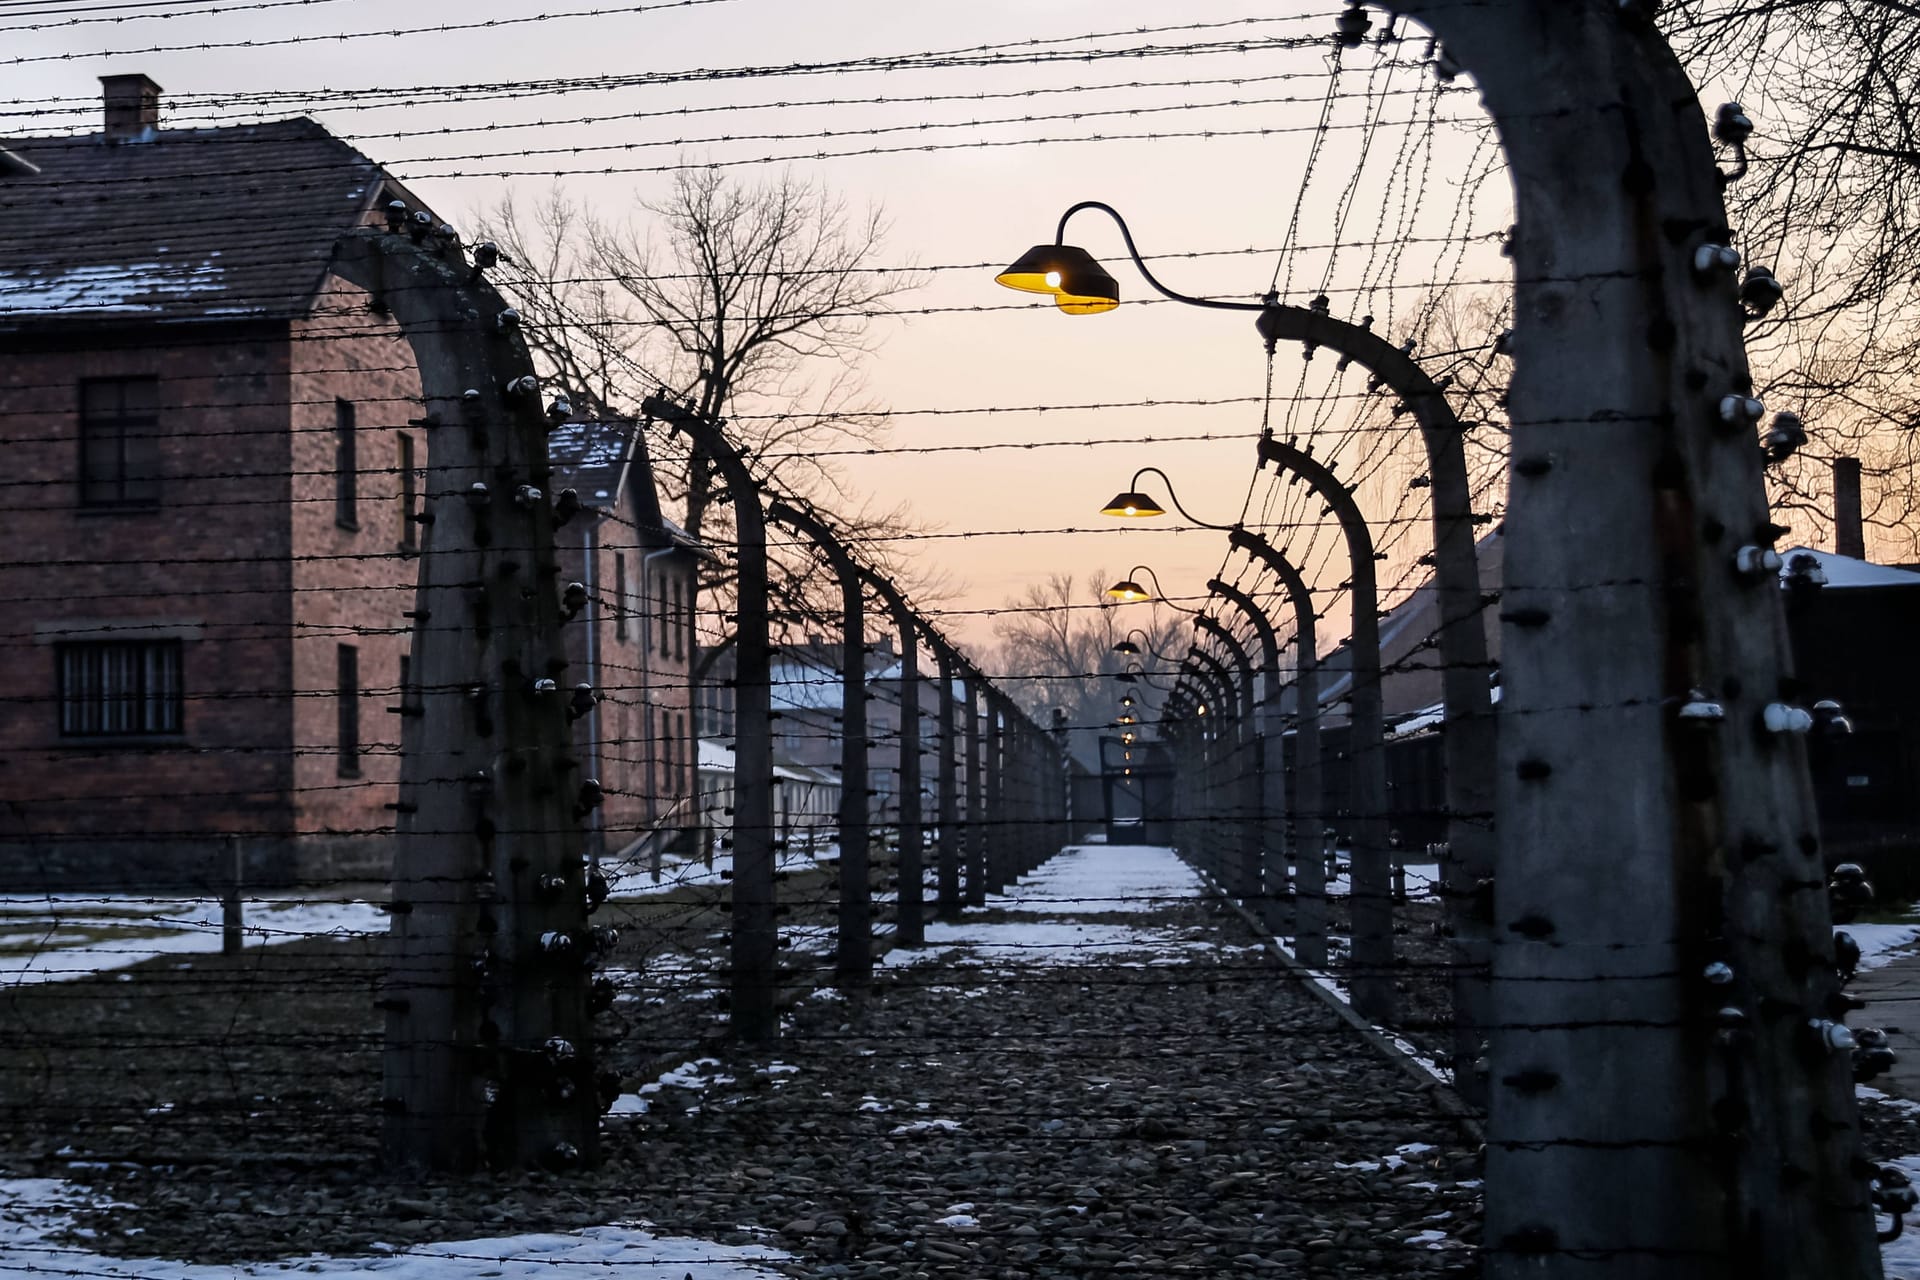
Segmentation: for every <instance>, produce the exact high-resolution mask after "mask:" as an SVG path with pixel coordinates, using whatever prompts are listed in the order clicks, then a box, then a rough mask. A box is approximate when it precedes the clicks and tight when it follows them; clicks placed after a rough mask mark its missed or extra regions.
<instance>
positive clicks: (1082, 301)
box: [994, 244, 1120, 315]
mask: <svg viewBox="0 0 1920 1280" xmlns="http://www.w3.org/2000/svg"><path fill="white" fill-rule="evenodd" d="M994 279H995V280H996V281H998V282H999V283H1001V284H1003V285H1005V286H1007V288H1009V289H1019V290H1021V291H1022V292H1023V293H1045V294H1051V295H1052V296H1053V300H1054V304H1055V305H1056V306H1058V307H1059V308H1060V309H1061V310H1062V311H1065V312H1067V313H1068V314H1069V315H1097V314H1099V313H1100V312H1102V311H1111V310H1113V309H1114V308H1115V307H1117V306H1119V305H1120V286H1119V285H1118V284H1117V283H1116V282H1115V281H1114V278H1113V277H1112V276H1110V275H1108V274H1107V271H1106V268H1105V267H1102V266H1101V265H1100V264H1099V263H1098V262H1096V261H1094V259H1093V255H1092V254H1090V253H1088V252H1087V251H1086V250H1085V249H1082V248H1080V247H1079V246H1078V245H1071V244H1037V245H1035V246H1033V248H1031V249H1029V250H1027V251H1026V252H1025V253H1023V254H1021V255H1020V257H1019V258H1018V260H1016V261H1015V262H1014V264H1013V265H1012V266H1010V267H1008V268H1007V269H1006V270H1005V271H1002V272H1001V273H1000V274H999V275H997V276H995V277H994Z"/></svg>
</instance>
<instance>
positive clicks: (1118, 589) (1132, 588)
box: [1107, 564, 1200, 653]
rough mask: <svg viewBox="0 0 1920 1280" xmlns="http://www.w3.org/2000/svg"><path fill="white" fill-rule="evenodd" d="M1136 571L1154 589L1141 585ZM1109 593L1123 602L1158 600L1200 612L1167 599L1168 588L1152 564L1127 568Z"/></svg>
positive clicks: (1182, 611) (1108, 590) (1165, 603)
mask: <svg viewBox="0 0 1920 1280" xmlns="http://www.w3.org/2000/svg"><path fill="white" fill-rule="evenodd" d="M1136 573H1144V574H1146V575H1147V581H1149V582H1151V583H1153V590H1152V591H1148V590H1147V589H1146V588H1145V587H1143V586H1141V585H1140V583H1139V582H1138V581H1137V580H1136V579H1135V578H1134V576H1133V575H1134V574H1136ZM1107 594H1108V595H1109V596H1111V597H1112V598H1113V599H1115V600H1117V601H1119V602H1120V603H1121V604H1138V603H1139V602H1140V601H1142V600H1158V601H1159V602H1160V603H1161V604H1164V605H1166V606H1167V607H1168V608H1169V609H1178V610H1179V611H1180V612H1181V613H1196V614H1197V613H1199V612H1200V611H1199V610H1198V609H1189V608H1187V607H1186V606H1185V605H1180V604H1175V603H1174V602H1173V601H1171V600H1169V599H1167V593H1166V589H1165V588H1163V587H1162V586H1161V585H1160V578H1159V575H1157V574H1156V573H1154V571H1153V568H1152V566H1150V565H1144V564H1137V565H1135V566H1133V568H1131V569H1129V570H1127V576H1126V577H1124V578H1122V579H1121V580H1120V581H1118V582H1116V583H1114V584H1113V585H1112V586H1110V587H1108V588H1107ZM1120 643H1121V644H1130V643H1132V642H1131V641H1127V640H1123V641H1121V642H1120ZM1114 648H1115V649H1116V650H1119V649H1120V645H1115V646H1114ZM1135 652H1136V653H1137V652H1139V651H1138V650H1137V649H1136V650H1135Z"/></svg>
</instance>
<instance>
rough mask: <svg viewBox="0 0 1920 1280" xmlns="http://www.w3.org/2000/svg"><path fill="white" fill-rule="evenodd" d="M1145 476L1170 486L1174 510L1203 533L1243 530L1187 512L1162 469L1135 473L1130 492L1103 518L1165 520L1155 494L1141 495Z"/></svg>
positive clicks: (1115, 498)
mask: <svg viewBox="0 0 1920 1280" xmlns="http://www.w3.org/2000/svg"><path fill="white" fill-rule="evenodd" d="M1144 475H1156V476H1159V477H1160V483H1161V484H1164V485H1166V486H1167V498H1168V500H1169V501H1171V502H1172V503H1173V509H1174V510H1175V511H1178V512H1179V513H1180V514H1181V515H1183V516H1185V517H1186V518H1187V519H1188V520H1190V521H1192V522H1193V523H1194V524H1197V525H1199V526H1200V527H1201V528H1202V529H1219V530H1222V531H1231V530H1233V529H1237V528H1239V526H1238V525H1231V524H1215V523H1214V522H1213V521H1211V520H1202V519H1201V518H1200V517H1199V516H1196V515H1195V514H1193V512H1191V511H1189V510H1187V509H1186V507H1184V506H1182V505H1181V503H1180V495H1179V494H1177V493H1175V492H1174V491H1173V481H1172V479H1170V478H1169V477H1168V475H1167V473H1166V472H1164V471H1162V470H1161V469H1160V468H1158V467H1142V468H1140V469H1139V470H1138V471H1136V472H1134V473H1133V479H1132V480H1129V481H1128V482H1127V490H1126V492H1124V493H1116V494H1114V495H1113V501H1111V502H1109V503H1107V505H1106V506H1104V507H1102V508H1100V514H1101V515H1103V516H1118V517H1120V518H1122V519H1129V518H1131V519H1148V518H1151V517H1153V516H1163V515H1165V514H1167V509H1166V508H1165V507H1163V506H1161V505H1160V504H1159V503H1158V502H1157V501H1155V500H1154V498H1153V496H1152V495H1151V494H1148V493H1145V492H1142V491H1141V489H1140V477H1141V476H1144Z"/></svg>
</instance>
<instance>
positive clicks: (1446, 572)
mask: <svg viewBox="0 0 1920 1280" xmlns="http://www.w3.org/2000/svg"><path fill="white" fill-rule="evenodd" d="M1349 25H1352V20H1349ZM1343 34H1349V33H1346V32H1344V29H1343ZM1082 209H1098V210H1100V211H1101V212H1102V213H1105V214H1106V215H1108V216H1109V217H1111V218H1112V219H1113V220H1114V222H1115V223H1116V224H1118V226H1119V228H1120V235H1121V238H1122V240H1123V241H1125V243H1126V246H1127V254H1128V256H1129V257H1130V258H1131V259H1132V260H1133V264H1134V266H1135V267H1137V268H1138V269H1139V271H1140V274H1141V276H1142V277H1143V278H1145V280H1146V282H1147V283H1148V284H1149V285H1150V286H1152V287H1153V289H1154V290H1155V291H1157V292H1158V293H1160V294H1161V295H1162V296H1163V297H1166V298H1169V299H1171V300H1173V301H1175V302H1180V303H1185V304H1186V305H1188V306H1195V307H1209V308H1212V309H1215V310H1220V311H1252V312H1256V313H1258V314H1257V318H1256V319H1255V321H1254V327H1255V329H1256V330H1257V331H1258V332H1259V334H1260V337H1261V338H1262V339H1263V340H1264V341H1265V343H1266V348H1267V353H1268V354H1269V355H1271V354H1272V353H1273V350H1274V347H1275V345H1276V344H1277V343H1278V342H1279V341H1281V340H1282V339H1287V340H1298V341H1300V342H1303V343H1304V344H1305V345H1306V353H1307V355H1308V356H1309V357H1311V356H1312V355H1313V353H1314V351H1315V350H1316V349H1317V348H1319V347H1322V346H1324V347H1327V348H1329V349H1330V350H1333V351H1336V352H1338V353H1339V354H1340V356H1341V358H1342V363H1343V364H1344V363H1345V362H1348V361H1352V362H1354V363H1358V364H1359V365H1361V366H1362V367H1364V368H1366V369H1367V370H1369V371H1370V372H1371V373H1372V374H1373V375H1374V377H1375V378H1376V379H1377V380H1378V381H1379V383H1381V384H1382V385H1384V386H1386V387H1388V388H1390V389H1391V390H1392V391H1394V392H1395V393H1396V394H1397V395H1398V396H1399V397H1400V398H1401V401H1402V403H1403V404H1404V406H1405V407H1406V409H1407V410H1408V411H1409V412H1410V414H1411V416H1412V418H1413V420H1414V421H1415V422H1416V423H1418V424H1419V428H1420V433H1421V437H1422V439H1423V442H1424V443H1425V445H1426V451H1427V472H1428V477H1429V482H1430V485H1431V493H1432V500H1431V501H1432V512H1433V525H1434V585H1435V588H1436V594H1437V596H1438V600H1439V604H1440V614H1441V626H1440V628H1439V648H1440V659H1441V661H1440V667H1441V671H1442V677H1441V683H1442V686H1443V691H1444V694H1445V698H1446V704H1447V722H1448V731H1447V734H1446V737H1445V744H1444V751H1445V758H1446V765H1445V773H1446V779H1447V784H1446V785H1447V808H1448V810H1449V811H1450V816H1449V818H1448V824H1447V845H1448V848H1449V865H1448V869H1447V872H1446V882H1447V886H1448V889H1449V891H1450V895H1449V898H1448V901H1449V904H1450V910H1449V916H1450V923H1451V924H1452V925H1453V927H1454V930H1455V935H1456V937H1457V939H1458V940H1459V945H1460V947H1461V949H1462V952H1463V963H1462V964H1461V965H1460V966H1459V969H1458V974H1459V977H1458V978H1457V980H1456V983H1455V988H1456V989H1455V1008H1456V1010H1457V1011H1458V1023H1459V1029H1460V1032H1461V1034H1460V1036H1459V1037H1458V1044H1459V1049H1458V1052H1457V1053H1456V1058H1457V1059H1458V1060H1460V1061H1462V1062H1466V1063H1471V1062H1473V1061H1474V1060H1475V1059H1476V1058H1477V1057H1478V1049H1477V1047H1476V1043H1475V1042H1474V1041H1473V1040H1472V1037H1471V1036H1470V1035H1469V1034H1468V1030H1467V1029H1469V1028H1471V1027H1474V1026H1476V1025H1480V1026H1484V1025H1486V1024H1487V1022H1488V1015H1487V1014H1486V1012H1485V1009H1486V1003H1485V1002H1486V999H1487V988H1486V983H1485V981H1484V979H1483V978H1482V977H1479V976H1476V975H1478V974H1483V973H1484V972H1485V971H1486V966H1487V964H1488V960H1487V957H1488V955H1489V954H1490V947H1491V936H1490V931H1491V928H1492V921H1491V918H1490V917H1489V916H1488V915H1487V914H1486V913H1485V911H1484V910H1482V909H1481V908H1480V907H1479V906H1477V905H1476V904H1477V903H1478V902H1479V899H1478V898H1477V897H1476V895H1475V893H1473V892H1471V887H1472V886H1474V885H1476V884H1478V883H1479V882H1480V881H1482V880H1484V879H1487V878H1489V877H1491V875H1492V872H1493V864H1492V848H1493V845H1492V833H1491V831H1490V829H1489V828H1488V825H1487V824H1486V823H1484V822H1476V821H1474V820H1473V818H1472V815H1474V814H1476V813H1484V812H1488V811H1490V810H1491V809H1492V807H1493V803H1494V774H1493V769H1494V759H1495V754H1496V753H1495V751H1494V742H1493V713H1492V704H1491V701H1490V700H1489V698H1488V696H1487V690H1486V689H1485V688H1484V687H1475V686H1476V685H1479V684H1480V682H1479V680H1478V678H1477V677H1478V673H1479V672H1480V671H1483V670H1485V669H1486V662H1487V657H1486V631H1485V627H1484V626H1483V625H1482V624H1481V622H1480V621H1479V618H1480V611H1481V609H1482V608H1483V607H1484V603H1483V601H1482V599H1481V589H1480V574H1479V567H1478V564H1477V557H1476V554H1475V551H1474V537H1475V533H1474V530H1475V524H1474V518H1473V516H1474V513H1473V504H1472V494H1471V489H1470V486H1469V483H1468V476H1467V466H1466V453H1465V446H1464V443H1463V437H1464V435H1465V428H1464V426H1463V424H1462V423H1461V422H1460V420H1459V418H1458V417H1457V416H1456V415H1455V413H1454V411H1453V407H1452V406H1451V405H1450V404H1448V402H1447V398H1446V395H1445V391H1444V388H1443V387H1442V386H1441V384H1440V383H1438V382H1436V381H1435V380H1434V379H1433V378H1431V377H1429V376H1428V375H1427V373H1426V371H1425V370H1424V369H1422V368H1421V367H1420V365H1419V364H1418V362H1417V361H1415V360H1414V358H1413V356H1412V354H1411V351H1409V350H1403V349H1401V348H1399V347H1396V346H1395V345H1394V344H1393V343H1392V342H1390V341H1389V340H1388V339H1387V338H1386V337H1385V336H1384V335H1382V334H1378V333H1375V332H1373V329H1372V326H1371V321H1370V320H1362V321H1361V322H1360V323H1359V324H1357V325H1356V324H1350V323H1348V322H1346V321H1344V320H1340V319H1336V318H1335V317H1334V316H1333V315H1332V314H1331V311H1330V307H1329V304H1328V301H1327V298H1326V297H1325V295H1321V296H1319V297H1316V298H1314V299H1313V300H1312V301H1311V302H1310V303H1309V304H1308V305H1307V306H1305V307H1296V306H1291V305H1287V304H1283V303H1281V302H1280V299H1279V295H1278V293H1275V292H1268V293H1267V294H1265V295H1264V296H1263V297H1262V298H1261V300H1260V301H1258V302H1242V301H1226V300H1222V299H1217V298H1196V297H1192V296H1190V295H1188V294H1183V293H1180V292H1177V291H1176V290H1173V289H1169V288H1168V287H1167V286H1166V285H1164V284H1162V283H1160V281H1159V280H1157V279H1155V278H1154V275H1153V273H1152V272H1151V271H1149V270H1148V269H1147V265H1146V263H1145V261H1144V260H1142V258H1141V256H1140V252H1139V249H1138V248H1137V247H1136V246H1135V245H1134V242H1133V233H1132V231H1131V229H1129V228H1128V226H1127V223H1126V219H1124V218H1122V217H1121V216H1120V214H1119V212H1118V211H1117V210H1115V209H1114V208H1113V207H1112V206H1110V205H1107V204H1103V203H1101V202H1099V201H1095V200H1089V201H1082V202H1081V203H1079V204H1075V205H1073V206H1071V207H1069V208H1068V209H1067V211H1066V213H1064V214H1063V215H1061V218H1060V224H1059V227H1058V228H1057V229H1056V231H1055V233H1054V243H1053V244H1051V245H1035V246H1034V247H1033V248H1032V249H1029V250H1028V251H1027V252H1026V253H1025V254H1024V255H1022V257H1021V258H1020V260H1019V261H1018V262H1016V263H1014V265H1013V266H1011V267H1009V268H1008V269H1007V270H1006V271H1004V272H1002V273H1001V274H1000V276H999V277H998V279H999V281H1000V283H1002V284H1005V285H1007V286H1009V287H1011V288H1016V289H1023V290H1027V291H1029V292H1037V293H1045V294H1051V295H1052V296H1053V297H1054V300H1055V302H1056V304H1057V305H1058V306H1059V307H1060V309H1061V310H1062V311H1065V312H1067V313H1069V314H1072V315H1085V314H1090V313H1097V312H1101V311H1110V310H1112V309H1113V308H1114V307H1116V306H1118V305H1119V302H1120V292H1119V288H1118V287H1117V286H1116V285H1114V284H1113V283H1112V277H1111V276H1110V275H1109V274H1108V273H1107V272H1106V270H1105V269H1104V268H1103V267H1101V266H1100V264H1099V263H1098V262H1096V261H1094V260H1093V258H1092V256H1091V255H1089V254H1088V253H1087V252H1086V250H1084V249H1081V248H1078V247H1077V246H1073V245H1069V244H1067V243H1065V240H1066V228H1067V221H1068V219H1070V218H1072V217H1073V215H1074V214H1076V213H1078V212H1079V211H1080V210H1082ZM1261 440H1262V445H1263V461H1265V460H1266V458H1265V456H1264V455H1265V451H1266V448H1267V447H1270V446H1271V437H1270V436H1268V435H1263V436H1262V437H1261ZM1293 453H1294V454H1295V455H1297V456H1294V457H1292V458H1290V459H1288V460H1282V465H1283V466H1287V467H1288V468H1289V469H1291V470H1293V471H1294V472H1295V474H1297V475H1302V478H1306V479H1308V480H1309V482H1310V483H1313V482H1314V479H1315V478H1314V477H1311V476H1307V475H1305V474H1304V469H1305V468H1304V463H1303V461H1302V459H1303V458H1304V455H1298V451H1293ZM1322 470H1324V468H1323V469H1322ZM1136 483H1137V477H1136ZM1315 488H1316V489H1317V490H1318V491H1320V492H1321V493H1322V495H1323V496H1325V497H1327V498H1328V501H1329V503H1330V504H1331V505H1334V506H1339V505H1340V502H1339V501H1338V499H1336V498H1335V497H1334V494H1333V490H1332V489H1331V488H1323V487H1322V486H1321V485H1320V484H1315ZM1339 492H1340V493H1341V494H1342V495H1343V496H1345V497H1346V499H1347V501H1349V502H1350V501H1351V496H1350V495H1345V490H1344V486H1342V487H1341V488H1340V490H1339ZM1121 497H1122V498H1125V499H1132V501H1130V502H1128V501H1122V502H1120V503H1119V510H1117V511H1115V512H1114V514H1117V515H1122V516H1147V515H1157V514H1161V512H1160V511H1156V510H1153V508H1154V507H1156V506H1157V505H1158V504H1156V503H1154V501H1153V500H1152V499H1151V498H1148V497H1147V496H1146V495H1144V494H1141V493H1139V492H1138V491H1137V490H1136V491H1133V492H1131V493H1127V494H1123V495H1121ZM1141 499H1145V501H1141ZM1129 508H1131V509H1130V510H1129ZM1342 524H1343V525H1346V524H1347V521H1346V520H1345V519H1343V520H1342ZM1348 549H1349V552H1350V553H1352V554H1354V555H1355V556H1356V558H1357V557H1358V554H1359V548H1358V544H1357V543H1355V542H1354V540H1353V538H1352V534H1351V532H1350V533H1349V548H1348ZM1368 556H1369V558H1371V549H1370V548H1368ZM1368 569H1369V571H1370V570H1371V565H1369V566H1368ZM1360 576H1361V575H1360V574H1359V573H1358V572H1356V574H1355V579H1354V580H1355V582H1356V584H1357V583H1358V581H1359V578H1360ZM1130 598H1134V599H1137V598H1139V597H1130ZM1355 605H1356V611H1357V610H1358V609H1359V606H1360V601H1359V599H1358V592H1357V591H1356V595H1355ZM1369 607H1370V604H1369ZM1356 630H1357V628H1356ZM1355 641H1356V652H1357V650H1358V641H1359V636H1358V635H1356V637H1355ZM1357 677H1358V673H1356V679H1355V682H1354V687H1355V694H1356V697H1360V695H1362V694H1363V693H1364V694H1365V695H1366V697H1365V698H1364V699H1363V700H1366V701H1373V700H1376V699H1375V694H1376V693H1377V690H1363V689H1362V687H1361V686H1362V684H1363V683H1364V682H1363V681H1361V680H1360V679H1359V678H1357ZM1368 710H1369V711H1370V710H1371V708H1368ZM1360 718H1364V717H1362V716H1360V715H1359V714H1358V710H1357V711H1356V719H1360ZM1370 736H1372V735H1371V734H1370V733H1357V734H1356V737H1359V738H1366V737H1370ZM1360 754H1361V756H1362V757H1363V758H1364V763H1365V767H1364V768H1363V769H1361V770H1360V772H1361V773H1363V774H1365V775H1367V777H1366V778H1365V780H1364V782H1363V783H1362V784H1361V788H1360V789H1361V790H1362V791H1364V792H1365V793H1367V794H1366V795H1365V796H1364V797H1362V798H1359V799H1357V800H1356V804H1355V808H1356V811H1358V812H1360V813H1362V814H1372V815H1375V816H1373V817H1365V818H1362V819H1361V820H1360V822H1359V823H1358V824H1357V826H1358V828H1359V829H1358V830H1357V831H1356V833H1355V839H1356V841H1357V842H1358V843H1359V844H1360V845H1365V846H1369V847H1384V834H1383V832H1384V828H1383V825H1382V824H1383V823H1384V818H1382V817H1380V816H1378V815H1383V814H1384V812H1385V807H1386V804H1385V779H1384V773H1383V766H1382V767H1376V765H1375V764H1374V763H1373V762H1372V757H1375V756H1377V755H1378V754H1379V753H1378V752H1367V751H1365V750H1363V751H1362V752H1361V753H1360ZM1376 784H1377V785H1376ZM1376 828H1380V829H1379V830H1376ZM1376 836H1379V837H1380V838H1376ZM1360 863H1361V864H1364V865H1366V866H1367V867H1368V868H1369V870H1368V871H1367V873H1366V874H1365V875H1364V876H1363V877H1360V878H1361V879H1365V880H1366V881H1368V884H1367V885H1366V887H1365V891H1364V892H1356V905H1360V906H1361V907H1362V911H1361V913H1360V914H1361V915H1362V916H1364V917H1365V921H1366V923H1365V925H1364V927H1362V926H1361V925H1360V924H1358V923H1356V930H1355V931H1356V936H1357V939H1358V937H1360V936H1364V938H1365V943H1366V945H1365V947H1364V950H1365V951H1366V952H1367V953H1368V956H1369V958H1370V960H1369V963H1368V964H1367V965H1366V966H1365V967H1366V968H1367V972H1366V973H1365V974H1364V975H1363V976H1362V977H1360V978H1359V979H1357V980H1356V982H1355V987H1354V997H1355V1004H1356V1007H1361V1008H1363V1010H1365V1011H1367V1012H1370V1013H1372V1014H1374V1015H1376V1016H1380V1017H1384V1016H1387V1015H1388V1014H1390V1013H1391V1011H1392V1006H1393V993H1392V986H1391V983H1390V982H1388V981H1387V980H1386V979H1385V977H1384V975H1385V974H1387V973H1388V972H1389V970H1390V967H1391V966H1390V957H1389V958H1388V963H1382V964H1378V965H1375V964H1372V963H1371V959H1372V958H1378V957H1377V956H1376V954H1375V953H1376V952H1378V951H1379V950H1380V948H1382V947H1383V946H1388V945H1390V940H1384V939H1383V937H1382V936H1381V934H1380V930H1381V928H1382V927H1383V924H1382V918H1381V916H1380V913H1379V911H1378V903H1377V902H1375V901H1374V900H1375V899H1376V898H1377V897H1379V895H1378V894H1376V893H1375V892H1374V889H1375V887H1376V886H1374V885H1373V884H1372V883H1371V882H1372V881H1373V879H1374V876H1373V872H1372V867H1373V865H1374V859H1372V858H1365V859H1362V860H1360ZM1357 865H1358V864H1357ZM1362 900H1364V901H1362ZM1459 1079H1460V1082H1461V1083H1462V1085H1463V1087H1464V1088H1465V1089H1466V1090H1467V1092H1468V1093H1469V1094H1470V1095H1472V1096H1474V1097H1476V1098H1477V1097H1479V1096H1480V1093H1479V1088H1480V1086H1479V1083H1478V1082H1477V1077H1475V1076H1473V1074H1472V1072H1471V1071H1463V1072H1461V1073H1460V1076H1459Z"/></svg>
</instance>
